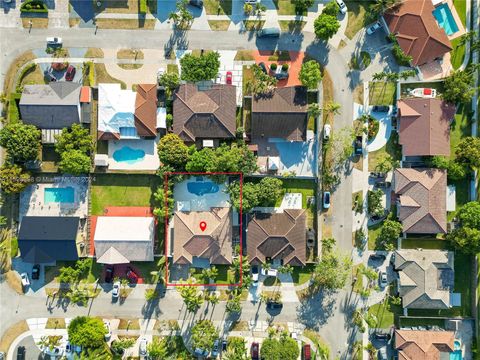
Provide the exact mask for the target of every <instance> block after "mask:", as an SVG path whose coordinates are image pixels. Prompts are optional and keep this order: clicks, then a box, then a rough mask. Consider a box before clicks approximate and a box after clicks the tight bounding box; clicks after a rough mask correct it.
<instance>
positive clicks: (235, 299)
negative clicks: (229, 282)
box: [225, 294, 242, 313]
mask: <svg viewBox="0 0 480 360" xmlns="http://www.w3.org/2000/svg"><path fill="white" fill-rule="evenodd" d="M225 310H226V312H228V313H239V312H240V311H242V305H241V303H240V294H238V295H233V296H231V297H230V298H229V299H228V300H227V305H226V306H225Z"/></svg>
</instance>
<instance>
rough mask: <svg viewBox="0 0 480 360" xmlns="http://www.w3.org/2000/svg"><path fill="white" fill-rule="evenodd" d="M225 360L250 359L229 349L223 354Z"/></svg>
mask: <svg viewBox="0 0 480 360" xmlns="http://www.w3.org/2000/svg"><path fill="white" fill-rule="evenodd" d="M222 359H223V360H247V359H248V357H247V356H246V355H245V353H243V354H241V353H239V352H237V351H236V350H234V349H228V350H227V352H225V353H223V354H222Z"/></svg>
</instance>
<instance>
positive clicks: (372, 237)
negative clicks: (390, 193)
mask: <svg viewBox="0 0 480 360" xmlns="http://www.w3.org/2000/svg"><path fill="white" fill-rule="evenodd" d="M387 219H388V220H396V219H397V208H396V206H395V205H393V206H392V208H391V209H390V213H389V214H388V216H387ZM384 221H385V220H384ZM382 226H383V221H382V222H381V223H379V224H375V225H373V226H369V227H368V250H385V245H383V244H381V243H380V242H379V240H378V236H379V235H380V232H381V231H382ZM394 245H395V247H397V242H396V241H395V243H394Z"/></svg>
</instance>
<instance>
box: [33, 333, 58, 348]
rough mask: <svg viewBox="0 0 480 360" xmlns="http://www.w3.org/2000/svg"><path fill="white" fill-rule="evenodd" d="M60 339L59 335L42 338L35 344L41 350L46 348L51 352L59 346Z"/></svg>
mask: <svg viewBox="0 0 480 360" xmlns="http://www.w3.org/2000/svg"><path fill="white" fill-rule="evenodd" d="M62 337H63V336H61V335H51V336H42V337H41V338H40V341H39V342H37V345H38V346H39V347H40V348H41V349H47V348H48V349H49V350H50V351H53V349H54V348H56V347H57V346H60V344H61V340H62Z"/></svg>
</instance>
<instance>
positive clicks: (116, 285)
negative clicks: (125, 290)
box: [112, 281, 120, 299]
mask: <svg viewBox="0 0 480 360" xmlns="http://www.w3.org/2000/svg"><path fill="white" fill-rule="evenodd" d="M119 296H120V281H115V282H114V283H113V288H112V298H114V299H116V298H118V297H119Z"/></svg>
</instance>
